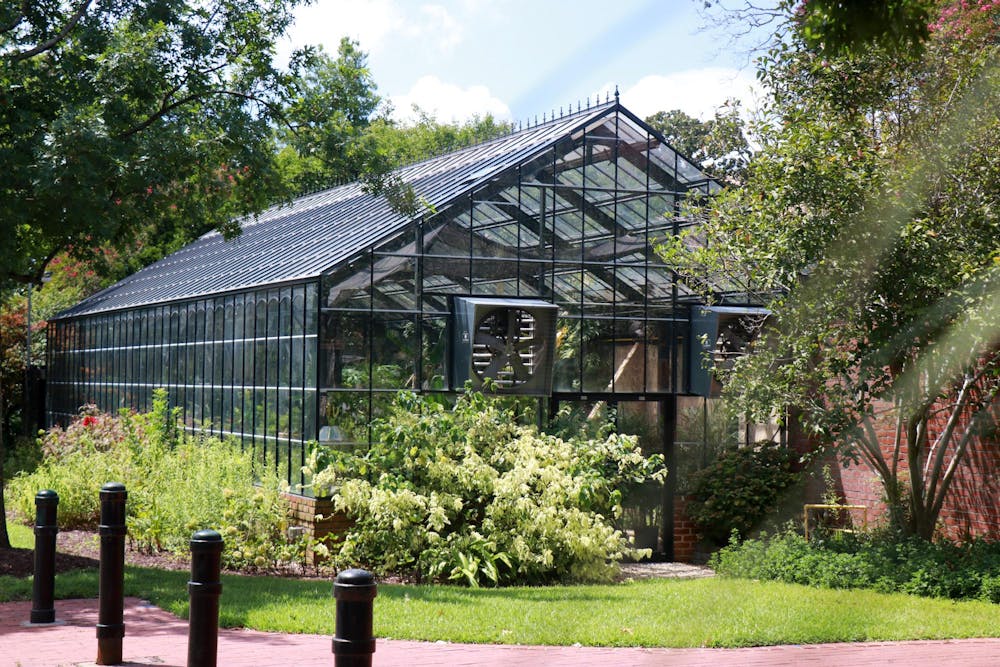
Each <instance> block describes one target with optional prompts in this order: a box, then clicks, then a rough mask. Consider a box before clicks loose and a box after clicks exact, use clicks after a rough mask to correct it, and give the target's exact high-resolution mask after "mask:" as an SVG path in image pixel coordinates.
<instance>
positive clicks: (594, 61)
mask: <svg viewBox="0 0 1000 667" xmlns="http://www.w3.org/2000/svg"><path fill="white" fill-rule="evenodd" d="M702 4H703V3H702V2H696V1H695V0H604V1H603V2H598V1H596V0H573V1H570V0H533V1H532V0H428V1H426V2H422V1H420V0H315V2H314V4H313V5H311V6H308V7H303V8H300V9H299V10H298V12H297V17H298V18H297V21H296V24H295V26H293V28H292V29H291V31H290V34H289V40H288V41H287V42H286V43H285V44H284V45H283V50H284V51H286V52H287V51H288V50H290V49H291V48H293V47H294V46H301V45H304V44H322V45H324V46H325V47H326V49H327V50H328V51H330V52H331V53H333V52H335V51H336V47H337V44H338V42H339V41H340V38H341V37H342V36H344V35H346V36H349V37H351V38H353V39H355V40H357V41H358V42H359V43H360V45H361V48H362V49H363V50H365V51H366V52H367V53H368V54H369V66H370V68H371V70H372V74H373V75H374V77H375V81H376V83H377V84H378V88H379V93H380V94H381V95H382V97H383V98H384V99H387V100H388V101H389V102H390V103H391V104H392V105H393V108H394V109H395V115H396V117H399V118H406V117H407V116H408V115H410V113H411V112H410V109H411V105H412V104H417V105H419V106H420V108H421V109H423V110H425V111H428V112H431V113H432V114H434V115H435V116H436V117H437V118H438V120H440V121H446V122H447V121H461V120H464V119H467V118H469V117H470V116H471V115H473V114H483V113H487V112H488V113H492V114H493V115H494V116H497V117H499V118H501V119H503V120H513V121H518V120H526V119H529V118H530V119H534V117H535V116H536V115H537V116H538V118H539V119H541V117H542V114H543V113H544V114H549V113H551V112H552V111H553V110H555V111H556V113H558V111H559V108H560V107H564V108H565V107H568V105H569V104H573V105H574V106H575V105H576V103H577V101H580V100H584V101H585V100H586V98H587V97H588V96H590V97H591V100H593V99H594V98H595V96H596V94H597V93H600V95H601V97H602V99H603V96H604V94H606V93H607V92H608V91H613V90H614V87H615V86H616V85H617V86H618V88H619V90H620V91H621V95H622V97H621V99H622V102H623V103H624V104H625V105H626V106H627V107H629V108H630V109H632V110H633V111H634V112H636V113H637V114H639V115H640V116H647V115H649V114H651V113H654V112H656V111H659V110H669V109H682V110H683V111H686V112H687V113H689V114H691V115H693V116H696V117H701V118H703V119H706V118H709V117H711V115H712V112H713V110H714V109H715V108H716V107H717V106H718V105H720V104H722V103H723V102H724V101H725V100H726V98H728V97H737V98H739V99H741V101H742V102H743V104H744V106H745V107H752V106H753V99H754V98H755V96H756V95H757V94H756V93H755V92H754V73H753V68H752V67H751V66H750V65H749V63H748V57H747V54H746V51H745V48H741V47H739V46H735V47H734V46H733V45H732V44H730V43H729V41H728V39H727V37H726V35H725V34H724V33H723V32H721V31H718V30H706V29H704V27H703V26H704V18H703V17H702V16H700V15H699V13H698V8H699V6H701V5H702Z"/></svg>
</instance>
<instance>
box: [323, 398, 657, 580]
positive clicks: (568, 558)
mask: <svg viewBox="0 0 1000 667" xmlns="http://www.w3.org/2000/svg"><path fill="white" fill-rule="evenodd" d="M372 428H373V438H372V441H373V444H372V446H371V447H370V448H369V449H368V450H367V451H365V452H327V451H325V450H319V449H317V450H315V451H314V453H313V455H312V457H311V463H310V466H308V467H307V472H308V473H310V474H312V473H313V472H315V475H314V477H313V479H312V484H313V486H314V488H315V490H316V492H317V494H322V493H325V492H329V493H332V494H333V495H334V496H335V504H336V506H337V508H338V509H340V510H343V511H344V512H346V513H347V514H348V515H349V516H351V517H352V518H353V519H354V520H355V524H354V527H353V528H352V529H351V530H350V531H349V532H348V533H347V535H346V536H345V539H344V541H343V542H342V543H341V544H340V545H339V547H338V548H337V550H336V551H335V552H334V554H333V558H334V561H335V563H336V564H338V565H343V566H346V565H351V566H354V565H362V566H365V567H368V568H370V569H373V570H375V571H376V572H409V573H412V574H414V575H415V576H416V577H418V578H422V579H431V580H452V581H457V582H462V583H467V584H469V585H473V586H478V585H481V584H489V585H500V584H510V583H543V582H549V581H555V580H560V581H594V580H604V579H608V578H609V577H610V576H611V575H612V574H613V573H614V569H615V568H614V565H613V564H614V563H615V562H616V561H618V560H620V559H621V558H622V557H623V556H625V555H626V554H627V553H630V552H631V550H630V549H629V548H628V546H627V542H626V540H625V539H624V537H623V535H622V534H621V533H620V532H619V531H617V530H615V529H614V528H613V526H612V524H611V522H612V520H613V519H614V518H615V517H616V516H617V514H618V513H619V512H620V510H621V507H620V502H621V498H622V493H623V489H624V488H626V487H628V486H631V485H637V484H641V483H642V482H644V481H645V480H647V479H662V477H663V475H664V474H665V471H664V470H663V466H662V457H660V456H653V457H650V458H646V457H643V456H642V454H641V452H640V451H639V447H638V444H637V442H636V439H635V438H634V437H630V436H618V435H610V436H607V437H605V438H604V439H602V440H585V439H582V438H576V439H574V438H569V439H562V438H557V437H554V436H551V435H546V434H543V433H539V432H538V431H537V430H535V429H534V428H532V427H524V426H519V425H518V424H517V420H516V418H515V414H514V413H513V411H512V410H511V409H510V408H509V407H504V405H503V404H501V403H500V402H498V401H497V400H495V399H491V398H488V397H486V396H484V395H482V394H479V393H468V394H466V395H464V396H462V397H461V398H460V399H459V400H458V401H457V403H456V405H455V407H454V409H450V410H449V409H447V408H445V407H444V406H442V405H440V404H439V403H435V402H432V401H431V400H428V399H426V398H424V397H422V396H417V395H415V394H412V393H406V392H404V393H402V394H400V395H399V396H398V398H397V399H396V401H395V402H394V404H393V405H392V406H391V407H390V409H389V411H388V414H387V417H386V418H384V419H382V420H379V421H377V422H376V423H375V424H373V427H372Z"/></svg>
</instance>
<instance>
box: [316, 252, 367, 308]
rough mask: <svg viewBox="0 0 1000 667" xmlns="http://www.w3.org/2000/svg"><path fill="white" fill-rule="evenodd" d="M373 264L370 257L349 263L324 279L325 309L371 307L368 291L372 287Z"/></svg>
mask: <svg viewBox="0 0 1000 667" xmlns="http://www.w3.org/2000/svg"><path fill="white" fill-rule="evenodd" d="M371 280H372V275H371V262H370V259H369V257H368V255H365V256H364V257H363V258H357V259H354V260H351V261H350V262H348V263H347V264H346V265H345V266H342V267H341V268H339V269H337V270H336V271H334V272H332V273H331V274H330V275H328V276H324V278H323V291H324V294H325V295H326V296H325V298H324V300H323V307H324V308H334V307H337V308H358V309H362V310H367V309H368V307H369V294H368V289H369V287H370V285H371Z"/></svg>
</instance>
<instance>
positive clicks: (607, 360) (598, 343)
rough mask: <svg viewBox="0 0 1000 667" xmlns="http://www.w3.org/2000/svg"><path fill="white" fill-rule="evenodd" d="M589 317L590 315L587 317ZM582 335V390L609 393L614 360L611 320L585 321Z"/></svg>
mask: <svg viewBox="0 0 1000 667" xmlns="http://www.w3.org/2000/svg"><path fill="white" fill-rule="evenodd" d="M588 317H590V315H588ZM582 335H583V346H582V352H583V390H584V391H585V392H590V391H611V378H612V362H613V360H614V350H613V341H614V325H613V321H612V320H610V319H609V320H601V319H585V320H584V321H583V327H582Z"/></svg>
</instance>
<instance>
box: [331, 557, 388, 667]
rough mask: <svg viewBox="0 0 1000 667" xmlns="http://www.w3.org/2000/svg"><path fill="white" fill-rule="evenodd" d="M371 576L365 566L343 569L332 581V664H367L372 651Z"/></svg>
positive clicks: (350, 666) (344, 666)
mask: <svg viewBox="0 0 1000 667" xmlns="http://www.w3.org/2000/svg"><path fill="white" fill-rule="evenodd" d="M376 595H378V588H377V586H376V585H375V577H373V576H372V575H371V573H370V572H367V571H365V570H345V571H343V572H341V573H340V574H338V575H337V579H336V581H334V584H333V597H334V598H336V599H337V629H336V634H335V635H334V637H333V664H334V665H335V666H336V667H371V664H372V654H373V653H374V652H375V637H374V636H373V633H372V627H373V617H374V606H375V605H374V600H375V596H376Z"/></svg>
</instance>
